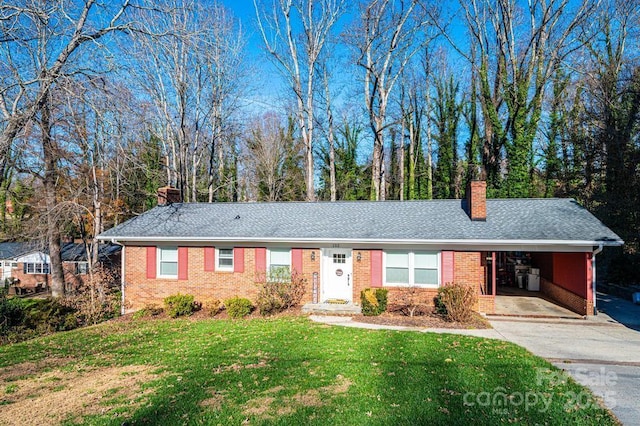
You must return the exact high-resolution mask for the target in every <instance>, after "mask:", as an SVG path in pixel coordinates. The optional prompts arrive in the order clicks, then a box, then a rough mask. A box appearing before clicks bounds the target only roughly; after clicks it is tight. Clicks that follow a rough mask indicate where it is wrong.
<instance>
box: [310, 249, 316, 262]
mask: <svg viewBox="0 0 640 426" xmlns="http://www.w3.org/2000/svg"><path fill="white" fill-rule="evenodd" d="M315 260H316V252H315V251H312V252H311V261H312V262H313V261H315Z"/></svg>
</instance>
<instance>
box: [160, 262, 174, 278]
mask: <svg viewBox="0 0 640 426" xmlns="http://www.w3.org/2000/svg"><path fill="white" fill-rule="evenodd" d="M160 275H168V276H174V275H178V262H160Z"/></svg>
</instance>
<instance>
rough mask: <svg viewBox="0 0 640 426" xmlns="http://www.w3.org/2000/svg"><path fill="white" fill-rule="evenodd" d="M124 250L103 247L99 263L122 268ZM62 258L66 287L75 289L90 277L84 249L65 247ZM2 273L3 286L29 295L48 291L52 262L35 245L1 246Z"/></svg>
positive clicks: (64, 244)
mask: <svg viewBox="0 0 640 426" xmlns="http://www.w3.org/2000/svg"><path fill="white" fill-rule="evenodd" d="M120 251H121V246H119V245H115V244H100V246H99V248H98V262H99V263H101V264H103V265H105V266H109V267H111V266H115V267H119V266H120ZM60 256H61V257H62V269H63V271H64V278H65V283H66V285H67V287H68V288H74V287H77V286H79V285H81V284H82V283H83V282H84V278H85V277H86V276H87V274H88V273H89V262H88V261H87V253H86V248H85V245H84V244H82V243H73V242H67V243H63V245H62V247H61V250H60ZM0 270H1V271H2V280H3V282H11V283H14V284H15V286H18V287H20V288H22V289H25V290H26V291H28V292H34V291H37V290H47V289H49V287H50V281H51V261H50V257H49V254H48V250H47V249H45V248H43V247H42V246H41V245H39V244H37V243H33V242H2V243H0Z"/></svg>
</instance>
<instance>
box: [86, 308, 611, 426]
mask: <svg viewBox="0 0 640 426" xmlns="http://www.w3.org/2000/svg"><path fill="white" fill-rule="evenodd" d="M175 324H185V325H186V326H185V327H182V326H180V325H178V326H172V327H168V326H165V327H164V329H165V330H167V333H170V334H168V335H166V336H164V337H162V338H163V339H164V340H163V342H161V343H159V342H158V340H157V339H156V340H153V338H151V339H152V340H151V341H141V342H139V343H140V345H141V347H143V348H145V349H144V351H145V352H147V351H152V350H153V351H156V352H158V353H157V358H152V357H150V356H149V355H148V354H146V355H144V356H143V357H142V358H141V359H146V360H148V361H151V360H154V363H155V364H158V365H160V364H162V365H163V366H164V367H165V368H166V370H167V375H166V376H165V377H162V378H161V379H159V380H158V381H156V382H154V383H150V384H148V387H149V389H150V390H152V391H153V392H151V393H149V395H148V397H147V398H148V400H147V401H146V402H145V403H144V404H143V405H141V406H140V407H139V408H137V409H135V411H134V412H133V413H131V415H130V416H129V417H128V418H127V420H126V422H125V423H124V424H241V423H243V422H249V423H250V424H282V425H285V424H287V425H290V424H331V425H333V424H349V425H357V424H362V425H369V424H380V425H403V424H406V425H409V424H411V425H414V424H465V423H466V424H487V425H488V424H496V423H500V422H504V423H525V424H536V423H539V424H557V423H566V422H568V423H573V424H607V423H610V421H611V419H610V418H609V417H608V416H607V415H606V413H605V412H604V411H603V410H601V409H598V408H591V409H588V410H587V409H585V410H581V411H578V410H575V409H573V408H572V407H569V410H568V411H567V410H566V409H565V408H566V407H565V404H564V400H563V399H562V398H561V396H562V395H564V394H567V393H568V392H577V391H579V390H580V389H581V388H578V387H577V386H575V385H574V384H571V383H568V384H559V383H549V382H548V381H547V382H544V383H538V382H537V376H536V375H537V372H539V371H540V370H539V369H543V370H548V369H549V368H551V366H550V364H548V363H546V362H545V361H543V360H540V359H539V358H535V357H533V356H532V355H531V354H529V353H528V352H526V351H525V350H524V349H522V348H519V347H517V346H515V345H512V344H509V343H506V342H502V341H494V340H483V339H477V338H471V337H465V336H454V335H432V334H424V333H418V332H396V331H370V330H360V329H352V328H343V327H332V326H326V325H320V324H315V323H311V322H309V321H306V320H303V319H284V320H282V319H279V320H266V321H261V320H252V321H246V322H243V321H240V322H235V323H234V322H224V323H223V322H215V321H213V322H206V321H203V322H201V323H197V324H195V325H193V324H189V323H186V322H185V323H175ZM143 334H144V333H143ZM146 336H147V338H149V335H148V334H146ZM154 344H155V346H154ZM133 350H134V349H133V348H128V349H127V351H133ZM129 356H130V357H132V358H135V357H136V355H135V352H130V355H129ZM125 358H126V357H125ZM126 359H128V360H129V359H130V358H126ZM136 362H140V359H138V360H137V361H136ZM550 377H553V376H552V375H551V376H550ZM551 385H553V386H555V387H553V389H550V386H551ZM526 392H534V393H536V392H537V393H540V394H543V393H545V392H546V393H549V394H550V395H551V396H552V397H553V401H552V404H551V406H550V407H549V409H548V410H546V411H541V410H540V408H542V403H539V404H538V405H531V406H527V407H525V406H524V402H520V403H519V402H518V401H514V400H513V398H512V399H510V400H509V399H508V396H512V397H513V396H514V395H515V396H517V395H523V396H524V395H525V393H526ZM485 393H486V394H487V395H488V398H489V403H488V404H485V402H486V401H484V400H481V399H478V398H479V395H481V394H483V395H484V394H485ZM501 394H502V396H501ZM215 395H217V396H218V400H216V401H213V402H214V403H213V404H203V403H202V402H203V401H207V400H210V399H211V398H212V396H215ZM469 395H470V396H469ZM496 401H497V402H496ZM465 402H466V403H467V404H465ZM86 421H87V422H89V423H92V424H114V425H115V424H123V417H116V416H113V415H112V416H96V417H93V418H88V419H86Z"/></svg>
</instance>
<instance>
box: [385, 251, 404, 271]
mask: <svg viewBox="0 0 640 426" xmlns="http://www.w3.org/2000/svg"><path fill="white" fill-rule="evenodd" d="M387 267H393V268H408V267H409V253H402V252H387Z"/></svg>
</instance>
